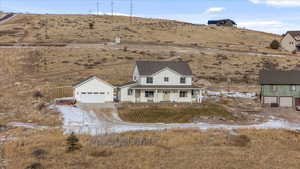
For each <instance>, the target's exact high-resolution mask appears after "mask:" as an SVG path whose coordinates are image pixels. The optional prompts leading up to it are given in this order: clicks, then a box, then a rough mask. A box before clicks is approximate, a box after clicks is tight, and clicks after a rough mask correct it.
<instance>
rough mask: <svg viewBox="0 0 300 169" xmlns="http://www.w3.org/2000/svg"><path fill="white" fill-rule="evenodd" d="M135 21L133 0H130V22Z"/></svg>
mask: <svg viewBox="0 0 300 169" xmlns="http://www.w3.org/2000/svg"><path fill="white" fill-rule="evenodd" d="M132 21H133V0H130V23H131V24H132Z"/></svg>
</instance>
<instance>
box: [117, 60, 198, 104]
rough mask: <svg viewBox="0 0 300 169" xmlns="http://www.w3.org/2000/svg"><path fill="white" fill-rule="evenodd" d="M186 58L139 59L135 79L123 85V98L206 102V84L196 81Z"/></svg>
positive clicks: (124, 99)
mask: <svg viewBox="0 0 300 169" xmlns="http://www.w3.org/2000/svg"><path fill="white" fill-rule="evenodd" d="M192 78H193V75H192V71H191V69H190V67H189V65H188V63H186V62H152V61H137V62H136V65H135V67H134V72H133V75H132V80H133V81H131V82H128V83H126V84H123V85H120V86H119V90H118V99H119V101H121V102H156V103H157V102H200V103H201V102H202V98H203V90H204V88H203V87H199V86H194V85H192Z"/></svg>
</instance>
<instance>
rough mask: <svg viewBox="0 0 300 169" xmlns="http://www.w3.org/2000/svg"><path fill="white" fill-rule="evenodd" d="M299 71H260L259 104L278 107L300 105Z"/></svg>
mask: <svg viewBox="0 0 300 169" xmlns="http://www.w3.org/2000/svg"><path fill="white" fill-rule="evenodd" d="M299 77H300V71H278V70H272V71H266V70H264V71H261V72H260V84H261V102H262V103H263V104H277V105H278V106H280V107H294V106H298V105H300V78H299Z"/></svg>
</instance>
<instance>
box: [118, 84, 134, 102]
mask: <svg viewBox="0 0 300 169" xmlns="http://www.w3.org/2000/svg"><path fill="white" fill-rule="evenodd" d="M130 87H131V86H126V87H123V88H120V91H119V92H120V95H119V99H120V101H121V102H135V91H134V90H133V92H132V95H130V96H129V95H128V90H129V88H130Z"/></svg>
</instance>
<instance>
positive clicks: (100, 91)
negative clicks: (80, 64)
mask: <svg viewBox="0 0 300 169" xmlns="http://www.w3.org/2000/svg"><path fill="white" fill-rule="evenodd" d="M113 95H114V87H113V86H112V85H111V84H109V83H107V82H105V81H103V80H101V79H99V78H97V77H95V76H93V77H91V78H88V79H87V80H85V81H83V82H81V83H79V84H77V85H75V86H74V97H75V99H76V101H77V102H80V103H106V102H113V100H114V97H113Z"/></svg>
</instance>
